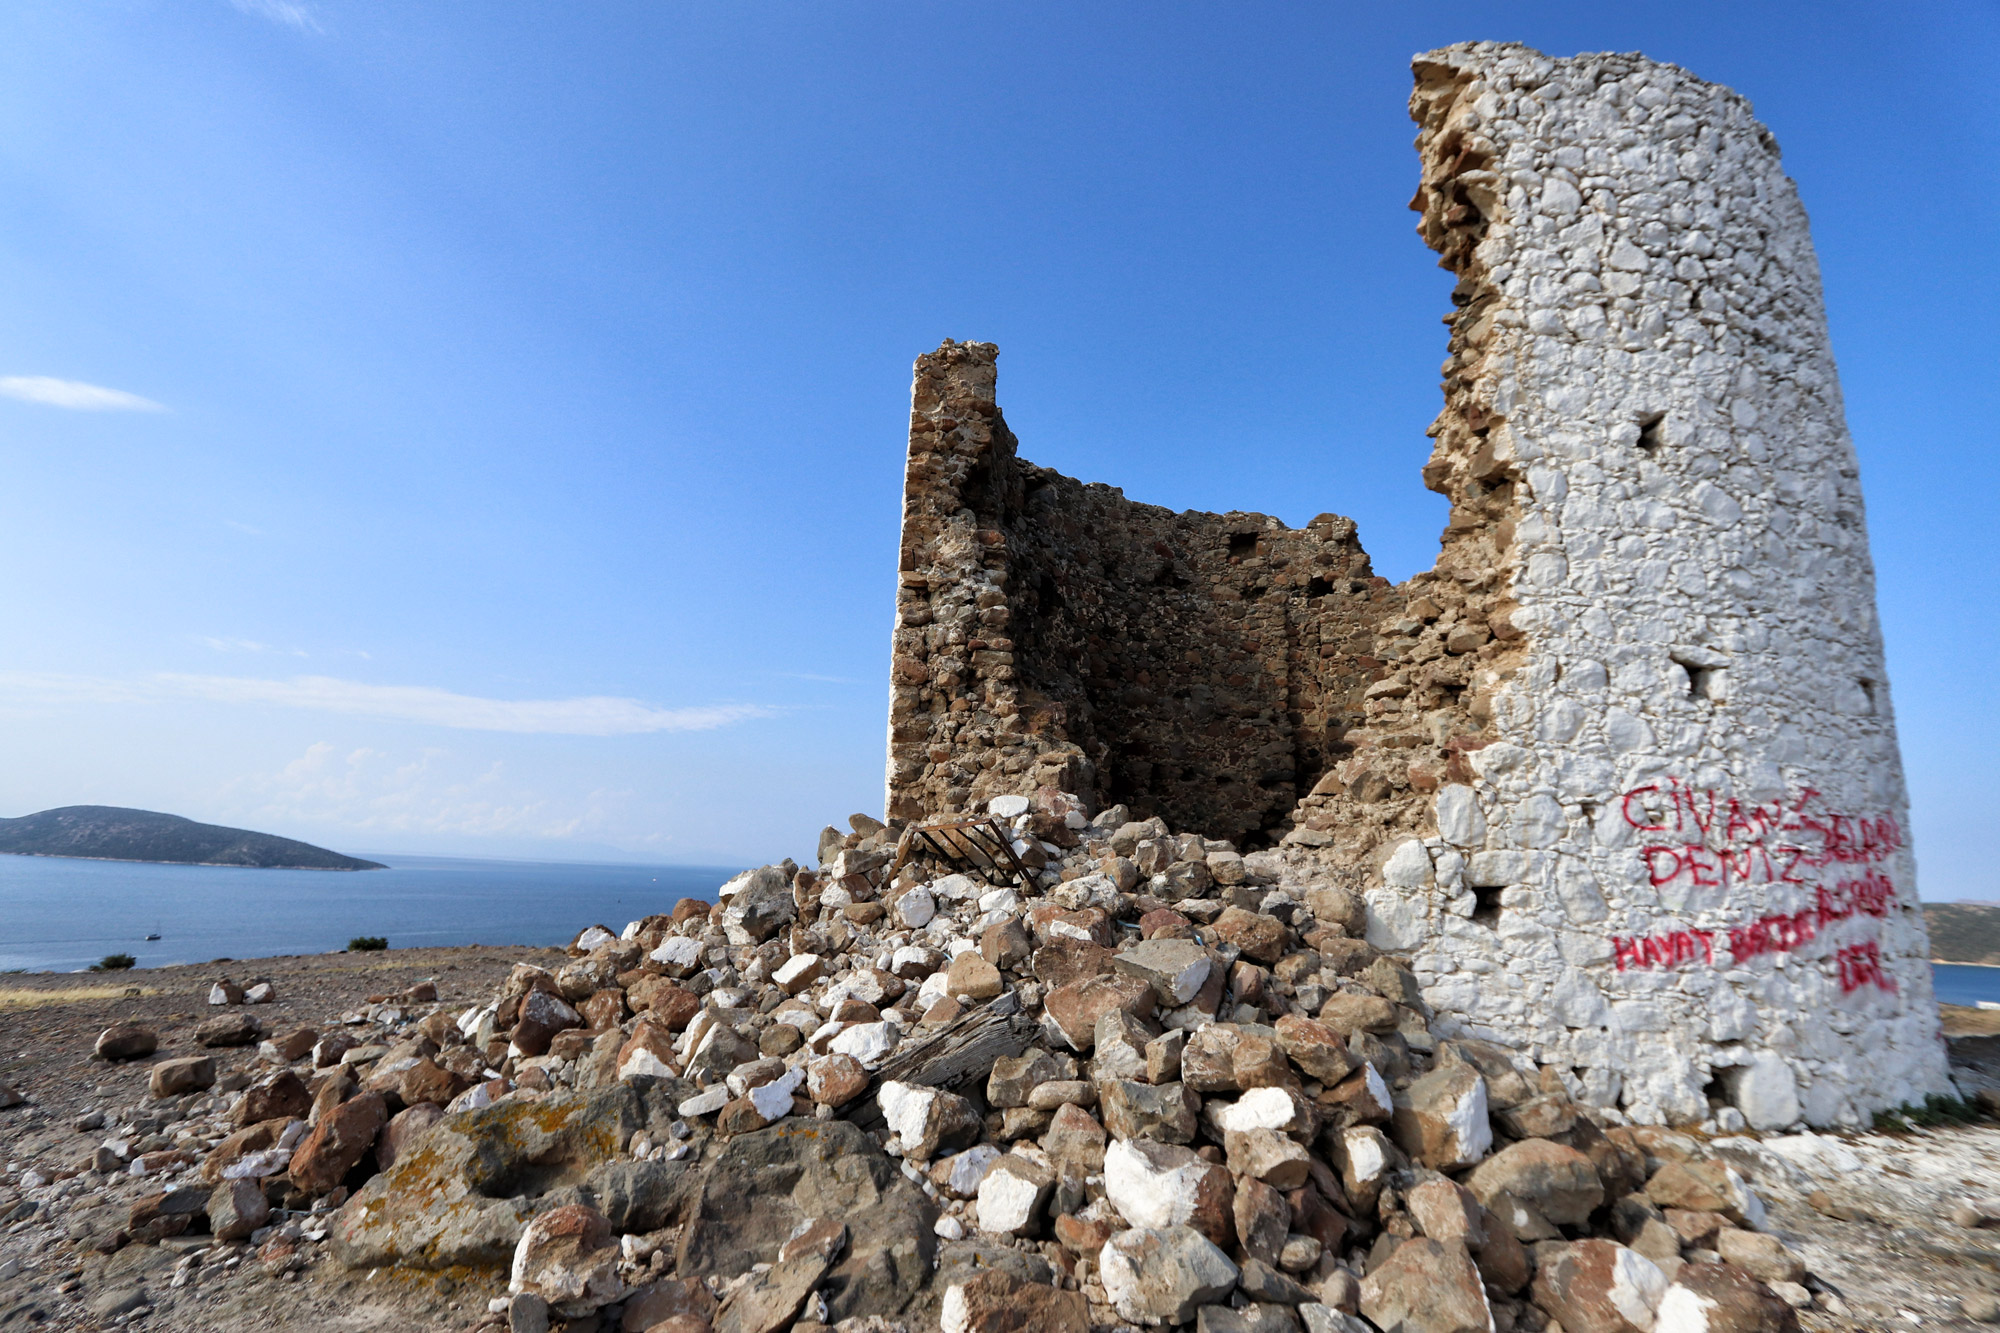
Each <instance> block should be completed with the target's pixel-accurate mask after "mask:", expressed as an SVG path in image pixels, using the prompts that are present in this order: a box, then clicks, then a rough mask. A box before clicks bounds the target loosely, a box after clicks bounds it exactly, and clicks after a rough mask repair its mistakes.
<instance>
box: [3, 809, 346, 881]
mask: <svg viewBox="0 0 2000 1333" xmlns="http://www.w3.org/2000/svg"><path fill="white" fill-rule="evenodd" d="M0 853H6V854H10V855H14V856H76V857H85V858H88V859H91V860H98V861H160V862H166V863H168V864H174V865H203V866H252V867H256V868H259V869H264V870H381V869H383V868H384V867H383V865H382V863H381V862H380V861H364V860H362V859H361V858H360V857H358V856H344V855H342V854H341V853H339V852H330V851H328V850H327V849H326V848H324V847H315V846H313V845H312V844H311V843H309V842H299V841H297V840H296V839H293V838H280V837H277V836H276V835H274V834H270V833H253V832H251V831H250V830H249V829H240V828H228V827H225V826H224V825H221V824H200V823H197V822H195V821H194V820H192V819H183V818H182V817H181V816H179V815H163V814H160V813H159V812H158V811H154V810H127V809H125V808H123V807H121V806H115V805H65V806H62V807H60V808H58V809H54V810H40V811H37V812H36V813H34V814H32V815H22V816H21V817H20V818H18V819H0Z"/></svg>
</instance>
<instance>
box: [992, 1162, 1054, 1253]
mask: <svg viewBox="0 0 2000 1333" xmlns="http://www.w3.org/2000/svg"><path fill="white" fill-rule="evenodd" d="M1041 1174H1042V1173H1040V1172H1037V1171H1036V1170H1035V1169H1034V1168H1033V1167H1032V1166H1028V1165H1027V1164H1025V1163H1024V1164H1022V1167H1021V1168H1019V1169H1017V1168H1015V1166H1014V1164H1013V1163H1011V1162H1009V1161H1008V1160H1007V1158H1006V1157H1002V1158H1001V1160H1000V1161H997V1162H995V1163H994V1164H993V1165H992V1167H991V1168H989V1169H988V1170H987V1172H986V1175H985V1177H984V1178H982V1179H981V1180H980V1182H979V1202H978V1203H977V1204H976V1205H975V1208H976V1209H977V1212H978V1215H979V1229H980V1230H981V1231H995V1232H1000V1233H1002V1234H1005V1235H1015V1234H1019V1233H1022V1232H1026V1231H1030V1230H1033V1229H1034V1228H1035V1226H1036V1225H1037V1223H1038V1222H1039V1220H1040V1219H1039V1217H1038V1214H1039V1212H1040V1211H1041V1202H1042V1200H1043V1199H1044V1198H1045V1197H1046V1196H1047V1194H1048V1190H1049V1186H1048V1183H1047V1181H1046V1179H1045V1178H1043V1179H1036V1178H1034V1177H1035V1176H1037V1175H1041Z"/></svg>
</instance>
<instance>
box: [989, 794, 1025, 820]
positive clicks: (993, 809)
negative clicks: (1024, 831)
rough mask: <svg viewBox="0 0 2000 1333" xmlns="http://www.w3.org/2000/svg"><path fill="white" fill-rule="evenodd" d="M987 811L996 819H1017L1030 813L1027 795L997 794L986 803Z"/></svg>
mask: <svg viewBox="0 0 2000 1333" xmlns="http://www.w3.org/2000/svg"><path fill="white" fill-rule="evenodd" d="M986 813H987V814H989V815H992V816H993V817H994V818H995V819H1015V818H1018V817H1020V816H1021V815H1025V814H1027V813H1028V798H1027V797H1025V796H995V797H994V798H993V799H992V800H990V801H988V802H987V803H986Z"/></svg>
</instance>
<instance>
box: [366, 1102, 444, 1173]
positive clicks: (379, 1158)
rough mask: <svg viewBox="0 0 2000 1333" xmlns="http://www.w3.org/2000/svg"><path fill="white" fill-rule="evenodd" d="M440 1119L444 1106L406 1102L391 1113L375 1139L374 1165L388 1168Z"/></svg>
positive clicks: (431, 1103)
mask: <svg viewBox="0 0 2000 1333" xmlns="http://www.w3.org/2000/svg"><path fill="white" fill-rule="evenodd" d="M442 1119H444V1108H443V1107H442V1106H439V1105H437V1104H435V1103H433V1102H421V1103H419V1104H417V1105H415V1106H407V1107H405V1108H403V1109H402V1110H400V1111H398V1112H396V1114H394V1115H392V1116H390V1117H389V1123H388V1124H386V1125H384V1126H383V1127H382V1133H381V1134H380V1135H378V1136H377V1137H376V1139H375V1165H376V1166H378V1167H380V1168H381V1169H382V1170H384V1171H387V1170H388V1169H389V1168H390V1167H392V1166H394V1165H395V1164H396V1159H397V1158H398V1157H400V1156H402V1155H403V1154H404V1153H406V1152H408V1151H409V1150H410V1148H411V1147H412V1146H413V1145H415V1144H416V1143H417V1141H418V1140H420V1139H422V1138H423V1136H424V1135H426V1134H428V1133H429V1132H430V1129H431V1126H432V1125H435V1124H436V1123H437V1122H438V1121H440V1120H442Z"/></svg>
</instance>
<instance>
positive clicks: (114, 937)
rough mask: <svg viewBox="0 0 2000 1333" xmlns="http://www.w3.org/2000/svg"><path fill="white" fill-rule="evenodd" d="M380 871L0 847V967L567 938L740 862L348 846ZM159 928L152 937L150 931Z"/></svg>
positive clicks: (615, 923) (647, 909)
mask: <svg viewBox="0 0 2000 1333" xmlns="http://www.w3.org/2000/svg"><path fill="white" fill-rule="evenodd" d="M356 855H362V856H366V857H367V859H369V860H371V861H381V862H383V863H385V864H386V865H387V866H388V867H389V868H388V869H387V870H355V871H346V870H256V869H249V868H245V867H237V866H183V865H156V864H152V863H149V862H135V861H90V860H80V859H73V858H69V857H57V856H10V855H0V971H4V972H18V971H29V972H71V971H75V970H77V969H79V968H84V967H88V966H89V965H90V964H92V963H95V962H97V961H99V960H100V959H102V958H104V957H105V956H106V955H108V954H118V953H123V954H130V955H132V957H133V958H135V959H137V960H138V965H139V966H140V967H165V966H168V965H170V964H174V963H205V962H210V961H212V960H214V959H218V958H267V957H274V956H276V955H279V954H307V953H327V952H331V951H333V950H337V949H341V948H344V947H346V945H347V942H348V941H349V940H350V939H352V938H354V937H355V936H360V935H376V936H380V937H382V938H384V939H386V940H388V942H389V947H390V948H392V949H395V948H414V947H435V946H439V945H448V944H533V945H560V944H567V943H569V941H570V940H571V939H572V938H573V937H574V936H575V935H576V933H577V931H579V930H581V929H582V928H583V927H585V926H588V925H591V924H594V923H602V924H604V925H606V926H609V927H610V928H611V929H613V930H620V929H623V927H624V925H625V923H626V922H628V921H636V920H637V919H638V918H640V917H642V916H646V915H648V914H649V913H652V912H667V911H672V910H673V905H674V903H675V902H677V901H679V900H680V899H682V898H703V899H706V900H708V901H710V902H713V901H714V900H715V891H716V890H717V889H718V888H719V887H721V886H722V884H723V883H724V882H726V881H727V880H728V879H729V878H730V876H732V875H734V874H736V873H737V872H738V870H739V869H740V867H727V866H655V865H607V864H598V863H573V862H554V861H483V860H470V859H465V858H460V857H448V856H392V855H386V854H382V853H356ZM148 935H157V936H159V938H158V939H148V938H146V937H147V936H148Z"/></svg>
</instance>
